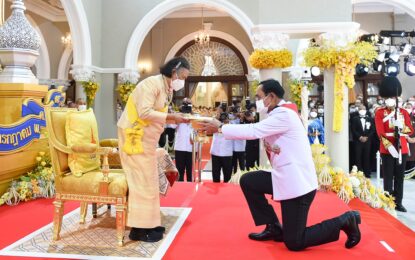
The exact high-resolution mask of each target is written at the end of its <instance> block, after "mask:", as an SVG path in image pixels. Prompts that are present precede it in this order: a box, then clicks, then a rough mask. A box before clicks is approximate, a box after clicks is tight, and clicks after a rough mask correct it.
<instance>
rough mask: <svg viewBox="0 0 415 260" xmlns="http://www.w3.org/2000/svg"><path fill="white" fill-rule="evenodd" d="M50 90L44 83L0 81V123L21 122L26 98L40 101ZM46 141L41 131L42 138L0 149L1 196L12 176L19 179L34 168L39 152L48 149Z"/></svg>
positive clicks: (5, 125)
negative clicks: (18, 145)
mask: <svg viewBox="0 0 415 260" xmlns="http://www.w3.org/2000/svg"><path fill="white" fill-rule="evenodd" d="M47 92H48V86H44V85H34V84H24V83H0V111H1V113H0V126H1V127H7V126H13V125H17V124H19V123H21V122H22V116H21V115H22V104H23V101H24V100H25V99H27V98H33V99H35V100H37V101H39V102H40V103H41V102H42V98H45V97H46V94H47ZM42 132H43V130H42ZM4 140H5V139H3V141H4ZM0 141H2V139H0ZM47 144H48V141H47V139H46V138H45V136H44V135H43V134H41V137H40V139H35V140H34V141H32V142H31V143H30V144H28V145H27V146H25V147H22V148H21V149H17V150H15V151H0V195H1V194H3V193H4V192H5V191H6V190H7V188H8V186H9V184H10V182H11V181H12V180H13V179H17V178H19V177H20V176H21V175H23V174H25V173H26V172H28V171H30V170H32V169H33V168H34V167H35V165H36V164H35V161H36V159H35V158H36V156H38V153H39V152H40V151H44V152H47V151H48V146H47Z"/></svg>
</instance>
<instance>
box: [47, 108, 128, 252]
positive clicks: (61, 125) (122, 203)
mask: <svg viewBox="0 0 415 260" xmlns="http://www.w3.org/2000/svg"><path fill="white" fill-rule="evenodd" d="M70 111H74V109H65V108H46V128H47V131H48V135H49V138H48V139H49V148H50V155H51V159H52V166H53V169H54V172H55V189H56V197H55V201H54V202H53V204H54V206H55V209H54V217H53V239H54V240H59V239H60V236H59V233H60V230H61V225H62V217H63V209H64V203H65V201H79V202H80V203H81V214H80V215H81V217H80V223H81V224H82V223H85V216H86V212H87V207H88V204H89V203H95V204H97V203H98V204H108V205H115V209H116V229H117V241H118V245H119V246H123V244H124V233H125V223H126V214H127V191H128V186H127V181H126V178H125V174H124V173H123V172H122V170H120V169H109V165H108V155H109V154H111V152H112V148H110V147H100V146H99V145H97V144H98V143H99V142H96V144H94V143H80V144H75V145H72V146H70V147H69V146H68V145H67V137H66V124H67V115H68V114H69V112H70ZM89 112H91V113H93V112H92V110H91V111H89ZM80 113H81V112H80ZM92 116H93V115H92ZM94 119H95V117H94ZM94 124H95V125H96V121H94ZM91 132H92V130H91ZM79 154H83V155H85V154H87V155H89V156H90V158H91V160H92V158H93V157H94V156H98V155H102V156H103V163H102V167H101V169H100V168H98V169H95V170H91V171H88V172H85V173H83V174H82V175H81V176H75V174H73V172H71V170H70V168H69V164H68V158H69V155H72V156H77V155H79Z"/></svg>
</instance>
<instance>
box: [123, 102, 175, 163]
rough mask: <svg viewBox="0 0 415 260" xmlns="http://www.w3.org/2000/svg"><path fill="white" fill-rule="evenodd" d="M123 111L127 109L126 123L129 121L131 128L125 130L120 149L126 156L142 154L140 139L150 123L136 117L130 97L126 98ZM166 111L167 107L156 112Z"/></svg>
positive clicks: (134, 107) (135, 110)
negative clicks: (123, 141) (122, 144)
mask: <svg viewBox="0 0 415 260" xmlns="http://www.w3.org/2000/svg"><path fill="white" fill-rule="evenodd" d="M125 109H127V117H128V121H130V123H131V124H132V125H133V127H132V128H126V129H125V143H124V146H123V147H122V149H123V151H124V152H125V153H126V154H128V155H133V154H140V153H143V152H144V149H143V144H142V138H143V135H144V127H146V126H148V125H149V124H150V122H148V120H144V119H141V118H140V117H139V116H138V112H137V109H136V106H135V103H134V100H133V96H132V95H130V96H129V97H128V101H127V104H126V106H125ZM167 110H168V106H165V107H164V108H163V109H160V110H158V111H159V112H167Z"/></svg>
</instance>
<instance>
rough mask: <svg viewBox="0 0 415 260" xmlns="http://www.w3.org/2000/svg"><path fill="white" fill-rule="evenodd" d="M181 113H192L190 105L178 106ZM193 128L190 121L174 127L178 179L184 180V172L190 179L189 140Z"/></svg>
mask: <svg viewBox="0 0 415 260" xmlns="http://www.w3.org/2000/svg"><path fill="white" fill-rule="evenodd" d="M180 112H182V113H183V114H189V113H192V106H191V105H189V104H187V103H184V104H183V106H182V107H181V108H180ZM192 132H193V128H192V125H191V124H190V123H181V124H179V125H177V128H176V139H175V141H174V154H175V160H176V167H177V170H178V171H179V181H184V173H185V172H186V180H187V181H188V182H191V181H192V177H193V174H192V173H193V171H192V148H193V145H192V143H191V142H190V137H191V135H192Z"/></svg>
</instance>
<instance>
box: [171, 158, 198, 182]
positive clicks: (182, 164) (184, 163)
mask: <svg viewBox="0 0 415 260" xmlns="http://www.w3.org/2000/svg"><path fill="white" fill-rule="evenodd" d="M174 155H175V160H176V167H177V170H178V171H179V181H184V172H185V171H186V180H187V181H188V182H191V181H192V177H193V171H192V152H184V151H174Z"/></svg>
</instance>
